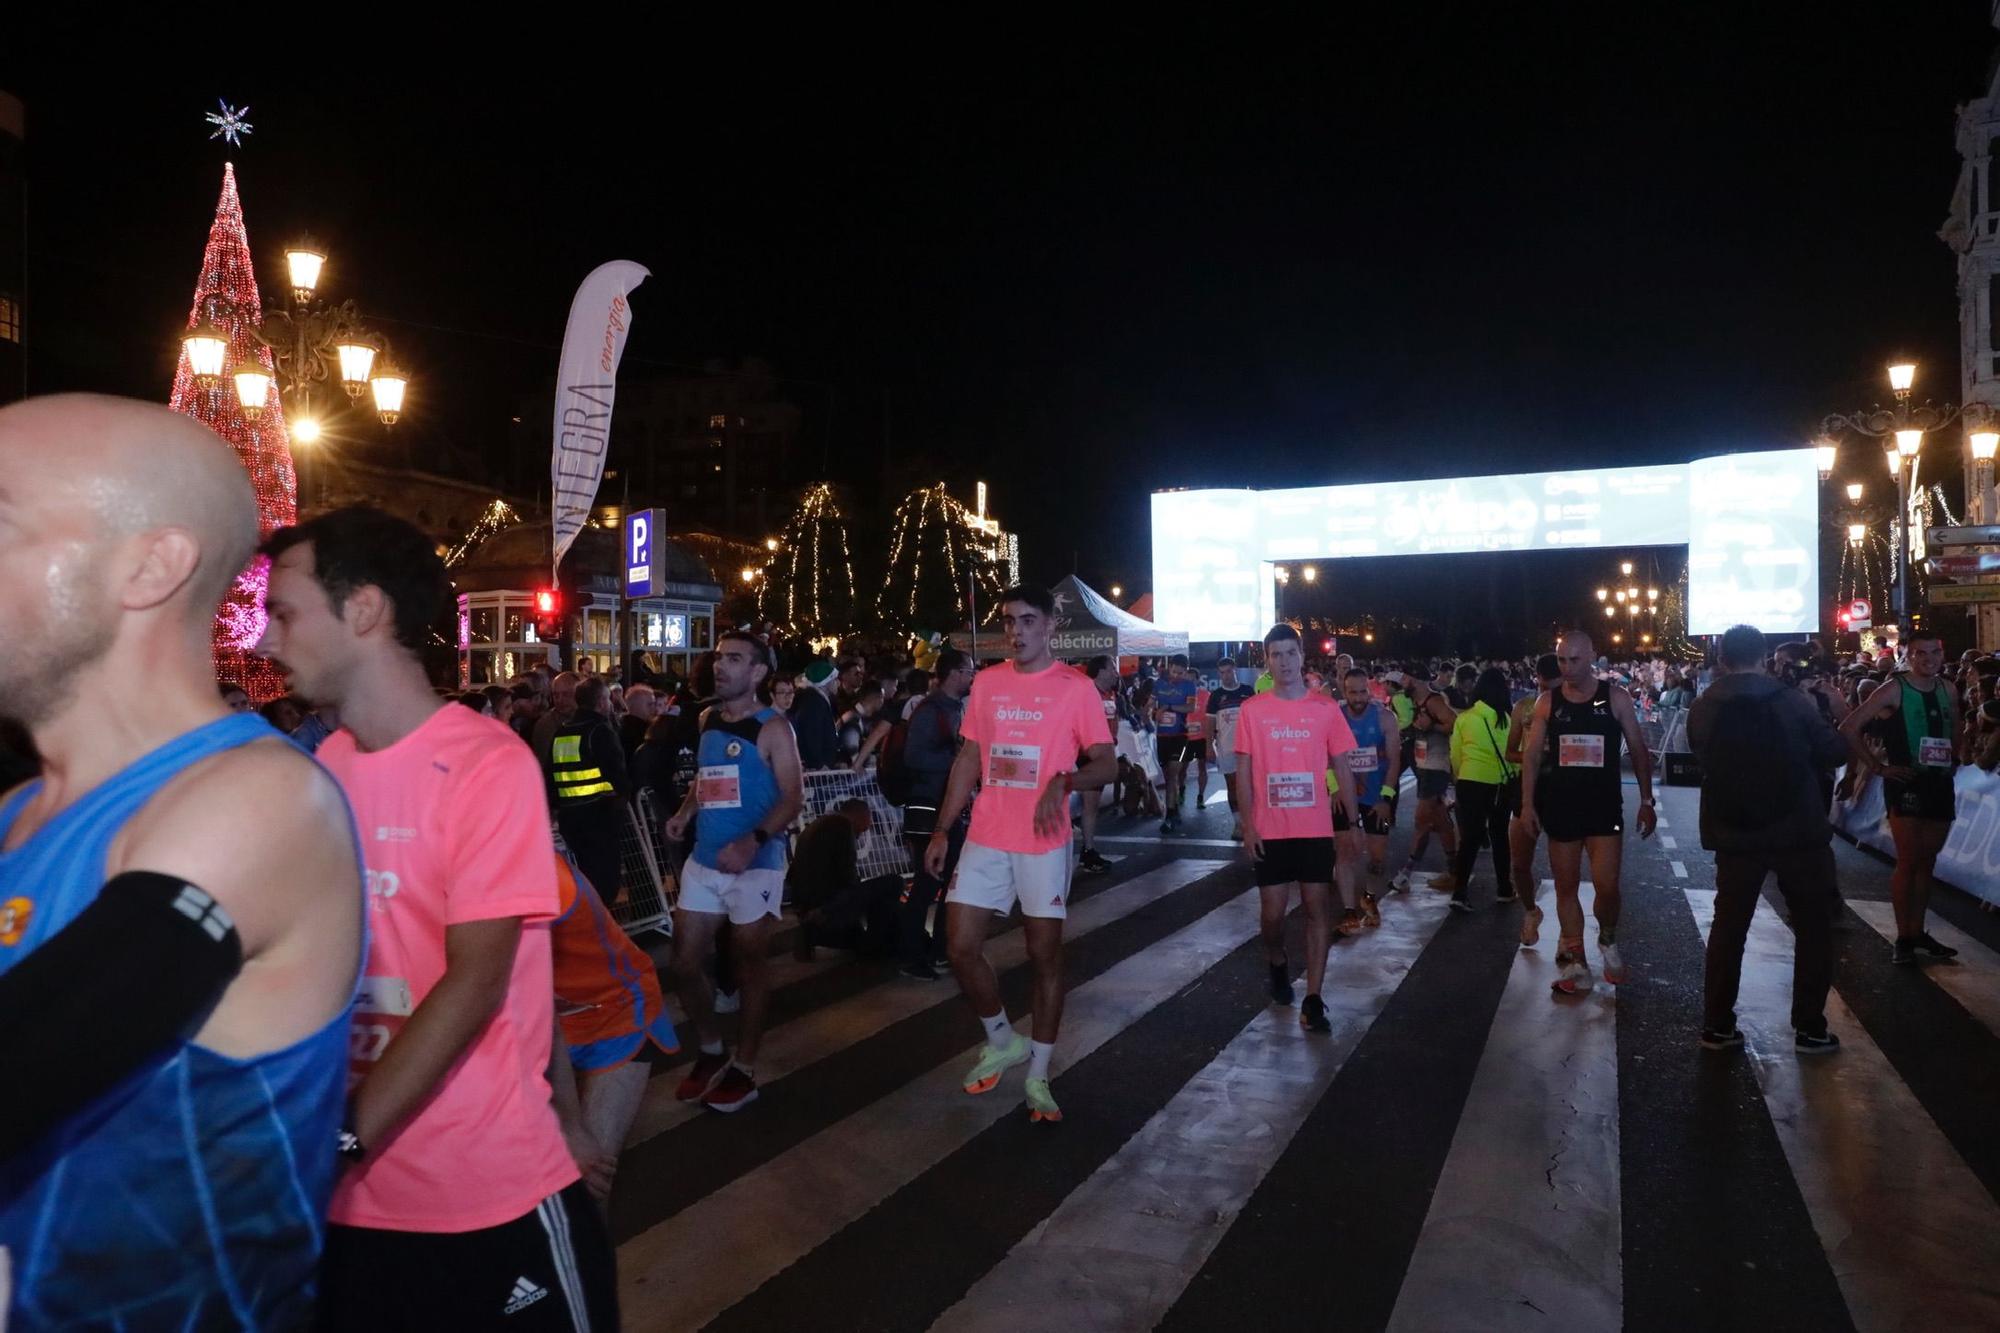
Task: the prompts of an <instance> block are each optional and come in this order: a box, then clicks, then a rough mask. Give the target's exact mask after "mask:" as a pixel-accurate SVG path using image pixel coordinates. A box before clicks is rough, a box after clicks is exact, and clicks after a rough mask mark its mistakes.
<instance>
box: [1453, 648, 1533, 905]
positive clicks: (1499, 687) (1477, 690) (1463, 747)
mask: <svg viewBox="0 0 2000 1333" xmlns="http://www.w3.org/2000/svg"><path fill="white" fill-rule="evenodd" d="M1508 695H1509V690H1508V686H1507V673H1506V672H1505V671H1503V670H1501V669H1500V668H1499V667H1488V668H1486V670H1485V671H1483V672H1481V673H1480V675H1479V676H1478V678H1477V679H1476V680H1475V682H1474V684H1473V687H1472V703H1471V706H1470V707H1468V708H1467V709H1466V710H1465V711H1464V712H1462V713H1460V714H1459V715H1458V721H1457V723H1455V724H1454V725H1453V727H1452V731H1451V771H1452V780H1453V782H1455V783H1456V784H1457V788H1458V856H1457V858H1456V859H1455V860H1454V861H1453V862H1452V874H1451V878H1452V886H1453V887H1452V893H1451V910H1452V911H1454V912H1470V911H1471V910H1472V900H1471V898H1470V897H1469V896H1468V894H1467V892H1466V891H1467V889H1469V888H1470V887H1471V884H1472V867H1473V864H1474V862H1476V861H1477V859H1478V857H1479V849H1480V847H1481V846H1482V845H1483V846H1489V847H1491V849H1492V854H1493V879H1494V890H1495V898H1496V900H1497V901H1499V902H1502V903H1507V902H1512V901H1513V900H1514V884H1513V864H1512V857H1511V855H1510V853H1509V848H1508V842H1507V837H1508V829H1507V815H1508V811H1509V807H1508V804H1507V802H1508V799H1509V798H1510V797H1511V796H1512V795H1513V778H1514V775H1515V773H1516V772H1517V770H1516V769H1515V768H1514V767H1513V766H1512V765H1510V764H1509V763H1508V762H1507V732H1508V725H1509V723H1508V718H1509V715H1510V712H1511V709H1510V708H1509V700H1508Z"/></svg>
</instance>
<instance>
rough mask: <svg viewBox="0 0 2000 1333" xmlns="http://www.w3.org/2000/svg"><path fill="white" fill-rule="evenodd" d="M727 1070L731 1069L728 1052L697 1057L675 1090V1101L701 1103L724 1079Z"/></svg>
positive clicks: (703, 1054)
mask: <svg viewBox="0 0 2000 1333" xmlns="http://www.w3.org/2000/svg"><path fill="white" fill-rule="evenodd" d="M727 1068H729V1052H727V1051H717V1052H716V1053H715V1054H714V1055H709V1054H707V1053H706V1052H704V1053H702V1054H700V1055H697V1056H696V1057H695V1059H694V1064H693V1066H692V1067H691V1068H689V1070H688V1071H687V1074H686V1076H685V1077H683V1078H682V1079H681V1084H680V1086H679V1087H677V1088H675V1089H674V1099H675V1100H676V1101H683V1102H698V1101H700V1100H701V1099H702V1098H704V1097H706V1096H708V1093H709V1089H711V1088H713V1087H714V1086H715V1084H716V1082H717V1080H719V1079H720V1078H721V1077H722V1071H723V1070H725V1069H727Z"/></svg>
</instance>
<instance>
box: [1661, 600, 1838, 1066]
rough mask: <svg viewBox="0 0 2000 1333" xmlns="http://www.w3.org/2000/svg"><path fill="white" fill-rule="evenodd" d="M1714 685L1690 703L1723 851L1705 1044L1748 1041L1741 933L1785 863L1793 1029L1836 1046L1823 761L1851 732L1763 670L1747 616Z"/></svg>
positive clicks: (1822, 1046) (1781, 878)
mask: <svg viewBox="0 0 2000 1333" xmlns="http://www.w3.org/2000/svg"><path fill="white" fill-rule="evenodd" d="M1720 656H1721V661H1720V664H1719V673H1720V674H1718V676H1717V678H1716V681H1715V684H1713V685H1711V686H1710V687H1709V688H1708V689H1707V690H1706V691H1704V692H1703V693H1702V695H1701V697H1700V698H1698V699H1696V700H1695V702H1694V707H1693V708H1692V709H1691V710H1689V713H1688V741H1689V743H1690V744H1691V745H1692V746H1693V747H1694V752H1695V754H1696V755H1697V756H1698V757H1699V758H1700V760H1701V765H1702V773H1703V778H1702V790H1701V845H1702V846H1703V847H1706V848H1708V849H1709V850H1710V851H1712V852H1714V853H1715V923H1714V924H1713V925H1712V926H1711V927H1710V928H1709V932H1708V963H1707V969H1706V979H1705V983H1704V986H1703V991H1704V1004H1703V1010H1704V1012H1703V1017H1702V1034H1701V1044H1702V1045H1703V1046H1706V1047H1708V1048H1710V1049H1711V1050H1721V1049H1726V1048H1728V1047H1732V1046H1740V1045H1742V1044H1743V1034H1742V1033H1741V1032H1739V1031H1738V1030H1737V1028H1736V991H1737V986H1738V984H1739V982H1740V981H1741V978H1742V974H1743V942H1744V940H1745V939H1746V938H1747V937H1748V936H1749V933H1750V918H1751V915H1752V913H1754V912H1755V911H1756V908H1757V897H1758V894H1759V892H1760V891H1761V890H1762V889H1763V886H1764V877H1765V876H1766V875H1769V874H1774V873H1775V874H1776V875H1777V877H1778V892H1780V893H1782V894H1783V895H1784V897H1785V903H1786V906H1787V907H1788V908H1789V910H1790V912H1791V916H1792V928H1793V930H1794V932H1795V934H1796V937H1797V938H1796V941H1795V943H1794V956H1793V964H1792V1028H1793V1031H1794V1032H1795V1034H1796V1036H1795V1042H1796V1045H1797V1048H1798V1049H1799V1050H1800V1051H1801V1052H1810V1053H1818V1052H1825V1051H1832V1050H1837V1049H1838V1048H1839V1046H1840V1039H1839V1038H1838V1037H1836V1036H1834V1035H1833V1034H1832V1033H1831V1032H1829V1031H1827V1027H1826V992H1827V987H1828V986H1829V985H1830V984H1831V978H1832V971H1833V943H1832V937H1831V935H1830V934H1829V931H1830V929H1831V926H1832V915H1833V909H1834V869H1833V848H1832V847H1831V845H1830V844H1831V842H1832V839H1833V828H1832V825H1831V824H1830V823H1829V822H1828V820H1827V808H1826V804H1825V801H1824V800H1823V799H1822V796H1821V792H1820V780H1819V772H1820V770H1821V769H1822V768H1827V767H1831V766H1833V765H1834V764H1837V763H1839V762H1840V761H1841V759H1843V758H1845V756H1846V752H1847V746H1846V742H1845V741H1843V740H1842V739H1841V738H1840V734H1839V733H1838V732H1836V731H1835V730H1834V729H1833V727H1832V726H1831V725H1830V724H1829V723H1828V722H1827V721H1826V719H1825V718H1823V717H1821V716H1820V711H1819V709H1818V708H1816V707H1815V706H1814V705H1813V702H1812V700H1810V699H1808V698H1807V697H1806V696H1805V695H1804V694H1802V693H1800V692H1799V691H1798V690H1796V689H1793V688H1792V687H1791V686H1789V685H1787V684H1786V683H1785V682H1783V681H1779V680H1775V679H1773V678H1772V677H1771V676H1770V675H1769V674H1767V673H1766V672H1765V670H1764V636H1763V635H1762V634H1760V633H1759V632H1758V631H1757V630H1755V629H1753V628H1751V627H1750V626H1748V625H1738V626H1736V627H1735V628H1734V629H1731V630H1730V631H1729V632H1728V633H1726V634H1724V635H1723V636H1722V647H1721V654H1720Z"/></svg>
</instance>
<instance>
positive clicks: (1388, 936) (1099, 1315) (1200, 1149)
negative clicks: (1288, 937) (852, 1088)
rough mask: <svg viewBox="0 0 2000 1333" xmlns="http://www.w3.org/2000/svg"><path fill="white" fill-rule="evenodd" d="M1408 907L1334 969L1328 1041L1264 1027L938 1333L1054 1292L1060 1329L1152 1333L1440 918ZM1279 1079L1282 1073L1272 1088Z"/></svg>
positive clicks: (1282, 1020) (1438, 904)
mask: <svg viewBox="0 0 2000 1333" xmlns="http://www.w3.org/2000/svg"><path fill="white" fill-rule="evenodd" d="M1403 906H1404V904H1401V903H1399V904H1397V905H1395V907H1394V908H1392V910H1390V911H1387V912H1385V913H1384V914H1383V921H1382V925H1381V927H1380V928H1379V929H1375V930H1370V931H1367V932H1365V933H1364V935H1363V936H1362V937H1361V938H1360V939H1357V940H1356V941H1355V945H1354V947H1353V948H1351V949H1348V950H1336V951H1335V952H1334V954H1333V955H1332V957H1333V961H1332V962H1331V963H1329V964H1328V967H1327V985H1326V989H1325V991H1324V998H1325V1000H1326V1002H1327V1017H1328V1018H1329V1020H1330V1021H1331V1022H1332V1024H1333V1032H1332V1033H1331V1034H1330V1035H1323V1036H1315V1035H1312V1034H1309V1033H1306V1032H1304V1031H1303V1030H1301V1028H1300V1027H1299V1024H1298V1018H1297V1013H1296V1011H1295V1010H1294V1009H1290V1008H1278V1007H1275V1006H1274V1007H1271V1008H1268V1009H1265V1010H1264V1011H1263V1012H1261V1013H1260V1014H1258V1016H1257V1017H1256V1018H1255V1019H1253V1020H1252V1021H1251V1023H1250V1025H1249V1026H1248V1027H1246V1028H1244V1030H1243V1032H1242V1033H1241V1034H1240V1035H1239V1036H1238V1037H1236V1039H1235V1040H1233V1041H1231V1042H1230V1043H1229V1045H1228V1046H1226V1047H1224V1048H1223V1050H1222V1052H1221V1054H1219V1055H1218V1056H1217V1057H1216V1058H1215V1059H1214V1060H1212V1061H1210V1062H1209V1063H1208V1064H1207V1065H1206V1066H1205V1067H1204V1068H1203V1069H1202V1071H1201V1072H1200V1073H1199V1074H1198V1075H1196V1076H1195V1078H1193V1079H1192V1080H1190V1081H1189V1082H1188V1083H1187V1084H1186V1085H1185V1086H1184V1087H1183V1088H1182V1089H1181V1091H1180V1092H1178V1093H1177V1094H1175V1096H1174V1097H1173V1099H1172V1100H1171V1101H1169V1102H1168V1103H1167V1105H1166V1106H1164V1107H1162V1108H1161V1109H1160V1111H1159V1112H1157V1113H1156V1114H1155V1115H1154V1116H1153V1117H1152V1119H1151V1120H1149V1121H1148V1122H1147V1123H1146V1125H1145V1127H1144V1128H1143V1129H1141V1130H1140V1131H1139V1132H1138V1133H1137V1134H1135V1135H1133V1136H1132V1138H1130V1139H1128V1140H1127V1141H1126V1142H1125V1144H1124V1146H1123V1147H1121V1148H1120V1149H1119V1150H1118V1152H1117V1153H1115V1154H1114V1155H1113V1156H1112V1157H1111V1158H1109V1159H1108V1160H1106V1161H1105V1162H1104V1163H1103V1165H1101V1166H1100V1167H1099V1168H1098V1169H1097V1170H1096V1172H1094V1173H1093V1174H1092V1175H1091V1176H1090V1178H1089V1179H1088V1180H1087V1181H1085V1182H1084V1183H1083V1184H1082V1185H1081V1186H1079V1187H1078V1188H1077V1189H1076V1190H1074V1191H1072V1192H1071V1193H1070V1195H1069V1196H1068V1198H1066V1199H1065V1200H1064V1201H1063V1203H1062V1204H1061V1206H1060V1207H1058V1208H1057V1209H1056V1210H1055V1211H1054V1212H1053V1213H1051V1214H1050V1215H1049V1217H1048V1218H1047V1220H1046V1221H1044V1222H1043V1223H1042V1224H1041V1225H1040V1226H1038V1227H1036V1228H1035V1230H1034V1231H1033V1232H1032V1233H1031V1234H1030V1235H1029V1236H1028V1237H1027V1238H1026V1239H1025V1240H1023V1241H1022V1242H1021V1243H1020V1244H1018V1245H1016V1246H1015V1247H1014V1249H1013V1250H1012V1251H1011V1252H1010V1253H1009V1254H1008V1256H1007V1258H1006V1259H1004V1260H1003V1261H1002V1262H1001V1263H999V1264H998V1265H996V1266H995V1267H993V1268H992V1269H990V1270H988V1272H987V1273H986V1275H985V1276H984V1277H983V1278H981V1279H980V1280H979V1282H977V1283H976V1284H975V1285H974V1286H973V1288H972V1289H971V1291H969V1292H967V1293H966V1296H965V1298H964V1299H963V1300H962V1301H960V1302H959V1303H958V1304H957V1305H956V1306H954V1307H953V1308H952V1309H950V1310H948V1311H946V1312H945V1313H944V1314H943V1315H942V1316H940V1317H939V1318H938V1320H937V1322H936V1323H935V1324H934V1325H933V1327H934V1328H936V1329H939V1330H952V1331H953V1333H956V1331H957V1330H979V1329H992V1330H994V1331H995V1333H1003V1331H1004V1330H1011V1329H1014V1328H1018V1327H1020V1325H1021V1322H1022V1320H1023V1317H1024V1316H1025V1315H1027V1314H1029V1313H1031V1312H1033V1311H1035V1310H1038V1309H1040V1308H1042V1307H1043V1306H1044V1305H1045V1304H1046V1302H1047V1299H1048V1297H1049V1294H1050V1293H1051V1292H1057V1291H1059V1292H1062V1293H1064V1296H1065V1302H1064V1307H1065V1308H1064V1314H1063V1320H1064V1322H1065V1323H1074V1324H1078V1325H1081V1326H1082V1327H1087V1328H1096V1327H1101V1328H1113V1327H1118V1328H1149V1327H1151V1326H1152V1325H1153V1324H1154V1323H1155V1322H1156V1321H1157V1320H1158V1319H1159V1318H1160V1316H1161V1315H1163V1314H1165V1313H1166V1311H1167V1310H1168V1309H1170V1308H1171V1307H1172V1305H1173V1303H1174V1302H1175V1301H1176V1300H1178V1299H1179V1298H1180V1294H1181V1292H1182V1290H1183V1289H1185V1287H1186V1286H1187V1283H1188V1281H1189V1280H1190V1279H1191V1278H1192V1277H1193V1276H1194V1275H1195V1273H1197V1272H1198V1271H1200V1268H1201V1266H1202V1264H1203V1263H1204V1262H1205V1261H1206V1260H1207V1258H1208V1255H1209V1253H1210V1252H1211V1251H1212V1250H1213V1249H1214V1248H1215V1245H1216V1243H1217V1242H1218V1241H1219V1240H1220V1239H1221V1238H1222V1235H1223V1232H1224V1230H1225V1226H1224V1224H1225V1223H1226V1222H1227V1221H1228V1220H1230V1219H1233V1218H1234V1217H1235V1216H1236V1214H1237V1213H1238V1212H1240V1211H1241V1210H1242V1207H1243V1204H1244V1202H1245V1200H1247V1199H1248V1198H1249V1197H1250V1195H1251V1192H1252V1191H1254V1190H1255V1189H1256V1187H1257V1184H1258V1182H1259V1181H1261V1180H1262V1179H1263V1178H1264V1174H1265V1173H1266V1172H1267V1171H1269V1170H1270V1168H1271V1164H1272V1163H1273V1162H1275V1161H1277V1159H1278V1155H1279V1154H1280V1153H1281V1152H1283V1151H1284V1149H1285V1147H1286V1145H1287V1144H1288V1143H1290V1141H1291V1139H1292V1136H1293V1134H1294V1133H1296V1132H1297V1130H1298V1127H1299V1125H1300V1123H1301V1122H1303V1121H1304V1119H1305V1117H1306V1113H1307V1112H1308V1111H1310V1110H1311V1109H1312V1107H1313V1105H1314V1104H1315V1103H1316V1102H1317V1101H1318V1100H1319V1097H1320V1094H1321V1093H1323V1092H1324V1091H1325V1090H1326V1087H1327V1085H1328V1084H1329V1083H1331V1082H1332V1081H1333V1077H1334V1075H1335V1074H1336V1073H1337V1072H1338V1071H1339V1069H1340V1066H1341V1064H1342V1063H1343V1062H1344V1061H1345V1060H1346V1059H1347V1056H1348V1055H1349V1053H1351V1052H1352V1051H1353V1049H1354V1047H1355V1046H1356V1045H1357V1044H1358V1043H1359V1042H1360V1040H1361V1037H1362V1035H1363V1033H1365V1032H1366V1031H1367V1029H1368V1025H1369V1024H1370V1023H1372V1022H1373V1021H1374V1019H1375V1016H1376V1015H1377V1014H1379V1013H1381V1011H1382V1008H1383V1006H1384V1005H1385V1004H1387V1003H1388V1000H1389V997H1390V996H1391V995H1392V994H1393V993H1394V992H1395V990H1396V988H1397V987H1398V986H1399V985H1401V984H1402V981H1403V978H1404V977H1405V976H1407V975H1408V973H1409V968H1410V965H1411V964H1412V963H1414V962H1415V961H1416V957H1417V955H1418V954H1419V953H1421V952H1422V951H1423V948H1424V946H1425V945H1426V944H1428V943H1429V942H1430V939H1431V936H1432V935H1434V934H1436V933H1437V929H1438V926H1439V923H1440V922H1441V921H1442V920H1443V919H1444V917H1445V916H1446V910H1445V900H1444V899H1443V898H1440V897H1425V898H1418V899H1415V900H1413V901H1410V902H1408V904H1407V906H1408V909H1409V910H1407V911H1405V910H1401V908H1402V907H1403ZM1277 1069H1283V1070H1284V1071H1285V1073H1284V1074H1283V1076H1282V1077H1277V1078H1274V1077H1273V1071H1274V1070H1277Z"/></svg>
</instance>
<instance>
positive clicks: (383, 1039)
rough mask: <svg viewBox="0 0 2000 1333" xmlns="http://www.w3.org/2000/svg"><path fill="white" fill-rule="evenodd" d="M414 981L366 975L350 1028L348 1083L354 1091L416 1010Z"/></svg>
mask: <svg viewBox="0 0 2000 1333" xmlns="http://www.w3.org/2000/svg"><path fill="white" fill-rule="evenodd" d="M416 1008H417V1006H416V1002H415V999H414V998H413V997H412V996H411V994H410V983H409V982H407V981H405V980H403V978H401V977H363V978H362V979H361V987H360V993H359V994H358V995H356V996H355V998H354V1018H353V1020H352V1022H350V1023H349V1025H348V1028H347V1086H348V1089H349V1090H350V1091H352V1090H353V1089H354V1088H355V1087H356V1086H357V1085H358V1084H359V1083H360V1082H361V1080H362V1079H364V1078H366V1077H367V1076H368V1071H369V1070H370V1069H372V1068H374V1067H375V1062H376V1061H377V1060H380V1059H381V1058H382V1052H384V1051H386V1050H388V1049H389V1043H390V1042H391V1041H394V1040H395V1038H396V1034H397V1033H399V1032H401V1031H402V1030H403V1025H404V1024H405V1023H407V1022H409V1021H410V1015H411V1014H413V1013H415V1012H416Z"/></svg>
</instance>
